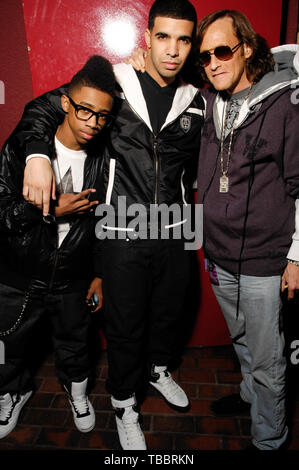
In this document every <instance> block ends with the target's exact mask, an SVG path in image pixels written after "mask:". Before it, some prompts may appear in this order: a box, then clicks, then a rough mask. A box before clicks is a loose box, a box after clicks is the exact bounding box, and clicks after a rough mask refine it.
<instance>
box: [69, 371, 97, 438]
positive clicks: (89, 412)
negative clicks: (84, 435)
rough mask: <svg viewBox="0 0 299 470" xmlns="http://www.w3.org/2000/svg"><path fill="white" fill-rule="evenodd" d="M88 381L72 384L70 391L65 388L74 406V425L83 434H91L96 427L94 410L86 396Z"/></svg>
mask: <svg viewBox="0 0 299 470" xmlns="http://www.w3.org/2000/svg"><path fill="white" fill-rule="evenodd" d="M87 381H88V379H85V380H83V382H72V386H71V390H70V391H68V389H67V388H66V386H64V388H65V389H66V391H67V394H68V399H69V402H70V404H71V406H72V412H73V417H74V423H75V425H76V427H77V429H78V430H79V431H81V432H89V431H91V430H92V429H93V428H94V426H95V413H94V409H93V406H92V404H91V403H90V401H89V399H88V397H87V395H86V387H87Z"/></svg>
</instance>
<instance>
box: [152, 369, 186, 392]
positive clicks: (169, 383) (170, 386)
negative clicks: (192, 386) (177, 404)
mask: <svg viewBox="0 0 299 470" xmlns="http://www.w3.org/2000/svg"><path fill="white" fill-rule="evenodd" d="M163 373H164V377H163V376H162V377H161V374H160V379H159V380H158V383H159V384H161V385H164V386H165V387H167V388H165V390H164V392H165V394H166V395H167V396H168V397H169V398H172V397H173V396H174V395H176V394H177V392H181V389H180V387H179V386H178V384H177V383H176V382H175V381H174V380H173V378H172V377H171V375H170V374H169V375H165V372H163Z"/></svg>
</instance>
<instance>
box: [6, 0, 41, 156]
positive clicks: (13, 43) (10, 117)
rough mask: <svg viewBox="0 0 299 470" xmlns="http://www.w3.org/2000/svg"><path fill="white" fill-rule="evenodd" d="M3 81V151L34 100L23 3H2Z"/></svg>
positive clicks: (12, 1)
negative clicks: (23, 114)
mask: <svg viewBox="0 0 299 470" xmlns="http://www.w3.org/2000/svg"><path fill="white" fill-rule="evenodd" d="M0 81H1V82H2V83H1V86H0V148H1V147H2V144H3V143H4V140H5V139H6V138H7V137H8V135H9V134H10V133H11V131H12V130H13V129H14V127H15V126H16V124H17V122H18V121H19V119H20V117H21V114H22V111H23V108H24V105H25V104H26V103H27V102H28V101H29V100H31V99H32V98H33V93H32V81H31V71H30V66H29V57H28V52H27V44H26V35H25V26H24V17H23V8H22V3H21V1H20V0H9V1H5V0H0ZM3 84H4V90H3ZM3 101H4V103H3Z"/></svg>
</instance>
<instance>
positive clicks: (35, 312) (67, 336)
mask: <svg viewBox="0 0 299 470" xmlns="http://www.w3.org/2000/svg"><path fill="white" fill-rule="evenodd" d="M86 293H87V291H86V290H85V289H82V290H80V291H78V292H72V293H64V294H53V293H48V292H46V291H44V290H41V289H38V290H37V289H36V290H34V289H33V290H32V291H31V292H30V294H29V300H28V303H27V306H26V308H25V310H24V316H23V318H22V320H21V322H20V324H19V326H18V328H17V329H16V330H15V331H14V332H12V333H11V334H9V335H8V336H4V337H0V340H1V341H3V343H4V352H5V363H4V364H2V365H0V394H5V393H7V392H10V393H16V392H26V391H28V390H30V389H31V388H32V386H33V383H32V378H31V375H30V373H29V371H28V369H27V367H26V363H25V357H26V352H27V348H28V346H29V345H28V342H29V341H31V345H30V347H31V348H32V347H33V348H34V335H32V330H34V326H35V324H36V323H37V321H38V320H39V319H40V317H41V315H43V314H45V313H46V314H47V315H49V318H50V319H51V322H52V325H53V342H54V351H55V365H56V371H57V376H58V378H59V380H60V382H61V384H64V385H66V386H67V387H68V388H69V387H70V386H71V382H81V381H83V380H84V379H86V378H87V377H88V376H89V374H90V369H89V358H88V350H87V337H88V326H89V318H90V316H89V314H88V311H87V306H86V303H85V297H86ZM25 295H26V292H24V291H23V290H20V289H16V288H15V287H11V286H5V285H3V284H0V331H7V330H8V329H10V328H11V327H12V326H13V325H14V324H15V322H16V320H17V319H18V317H19V315H20V312H21V310H22V306H23V304H24V299H25ZM39 353H40V352H39V351H38V350H37V351H36V355H38V354H39Z"/></svg>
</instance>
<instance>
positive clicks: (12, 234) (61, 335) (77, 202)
mask: <svg viewBox="0 0 299 470" xmlns="http://www.w3.org/2000/svg"><path fill="white" fill-rule="evenodd" d="M114 88H115V78H114V74H113V70H112V65H111V64H110V62H108V61H107V60H106V59H104V58H103V57H100V56H93V57H92V58H90V59H89V60H88V62H87V63H86V64H85V66H84V67H83V68H82V69H81V70H80V71H79V72H78V73H77V74H76V75H75V76H74V77H73V78H72V80H71V83H70V85H69V87H68V88H64V89H63V93H64V94H63V95H62V96H61V98H60V96H58V95H57V93H56V94H53V96H52V99H53V102H54V101H55V100H56V101H57V100H58V101H59V100H61V106H62V110H63V113H61V119H60V124H59V125H58V127H57V123H52V122H51V125H50V127H49V128H48V134H47V139H48V146H49V147H48V149H49V155H50V156H51V163H52V168H53V171H54V177H55V180H56V187H57V190H58V191H57V197H56V203H55V204H53V206H52V208H51V211H50V215H47V216H45V217H43V214H42V212H41V211H40V210H39V209H37V208H36V207H35V206H33V205H32V204H30V203H29V202H27V201H25V200H24V198H23V197H22V186H23V172H24V162H23V152H22V150H21V147H22V145H23V144H24V143H25V142H26V139H27V134H26V128H27V129H28V126H30V128H31V129H32V126H31V123H30V122H28V120H27V119H26V117H25V118H24V119H23V120H22V122H21V123H20V124H19V126H18V127H17V128H16V130H15V131H14V132H13V134H12V135H11V136H10V137H9V139H8V140H7V142H6V143H5V145H4V147H3V150H2V152H1V171H0V224H1V255H0V256H1V267H0V305H1V310H0V339H1V341H3V343H4V345H5V364H3V365H0V438H3V437H5V436H6V435H8V434H9V433H10V432H11V431H12V430H13V429H14V427H15V426H16V424H17V421H18V416H19V413H20V411H21V409H22V408H23V406H24V405H25V403H26V402H27V400H28V399H29V398H30V396H31V395H32V391H33V388H34V386H33V383H32V378H31V375H30V373H29V370H28V369H27V365H28V364H26V360H25V358H26V355H27V352H28V351H27V350H28V344H29V342H30V338H31V335H32V334H33V333H34V331H33V330H34V327H35V325H36V324H37V322H38V320H39V319H40V317H41V316H42V315H44V314H45V313H47V315H48V317H49V319H50V320H51V323H52V326H53V341H54V351H55V365H56V371H57V375H58V378H59V380H60V382H61V384H62V386H63V387H64V388H65V390H66V392H67V395H68V399H69V402H70V404H71V408H72V412H73V417H74V422H75V425H76V427H77V429H78V430H79V431H81V432H84V433H85V432H89V431H91V430H92V429H93V427H94V425H95V414H94V410H93V407H92V405H91V403H90V401H89V400H88V396H87V386H88V382H89V379H90V374H91V371H90V361H89V358H88V347H87V342H88V332H89V325H90V315H89V312H88V303H89V301H90V299H91V298H92V296H93V295H97V297H98V305H95V306H93V308H92V311H94V312H95V311H97V310H99V309H100V308H101V305H102V281H101V270H100V269H101V268H100V255H99V253H98V248H97V245H98V241H97V239H96V237H95V233H94V227H95V217H94V213H93V210H94V207H95V205H96V204H98V200H96V198H97V197H98V194H96V190H95V189H94V188H98V187H99V174H100V172H99V168H100V165H101V158H100V143H101V141H102V139H101V140H99V139H98V135H99V133H100V132H101V131H102V130H103V129H104V127H106V126H107V125H108V124H109V123H110V122H111V120H112V116H111V114H110V111H111V107H112V103H113V96H114ZM40 107H43V99H40V100H39V101H38V103H37V104H36V108H35V111H36V112H37V111H38V109H39V108H40ZM25 114H26V113H25ZM38 126H39V123H35V125H34V126H33V129H32V132H33V134H34V135H36V136H38V135H39V129H38ZM32 158H33V156H32ZM93 247H94V249H93ZM35 333H36V332H35ZM34 352H35V354H38V351H34Z"/></svg>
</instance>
